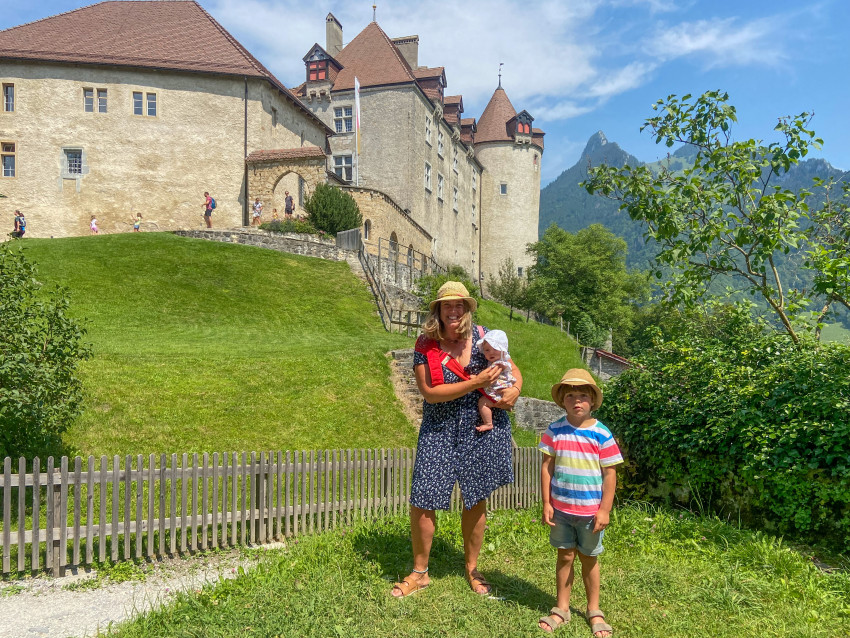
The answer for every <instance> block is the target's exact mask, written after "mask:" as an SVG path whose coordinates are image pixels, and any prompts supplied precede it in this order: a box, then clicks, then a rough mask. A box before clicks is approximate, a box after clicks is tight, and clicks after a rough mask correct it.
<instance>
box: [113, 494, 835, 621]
mask: <svg viewBox="0 0 850 638" xmlns="http://www.w3.org/2000/svg"><path fill="white" fill-rule="evenodd" d="M539 521H540V511H539V508H538V509H537V510H524V511H514V512H511V511H503V512H495V513H492V514H491V516H490V519H489V521H488V530H487V532H486V535H485V540H484V549H483V551H482V555H481V561H480V568H481V571H482V572H483V574H484V575H485V576H486V577H487V578H488V579H489V580H491V581H492V582H493V583H494V585H495V590H496V594H497V595H498V598H497V599H488V598H482V597H478V596H475V595H473V594H472V592H471V591H470V590H469V588H468V586H467V585H466V582H465V580H464V579H463V550H462V542H461V534H460V522H459V516H458V515H457V514H446V513H440V514H439V527H438V531H437V535H436V537H435V540H434V546H433V549H432V555H431V562H430V569H431V577H432V584H431V586H430V587H429V588H428V589H426V590H424V591H422V592H420V593H418V594H416V595H415V596H412V597H410V598H407V599H403V600H396V599H393V598H391V597H390V595H389V591H390V589H391V587H392V582H393V581H395V580H396V579H398V578H400V577H403V576H404V575H406V574H407V573H408V572H409V570H410V564H411V562H410V561H411V558H410V541H409V530H408V527H407V521H406V519H405V518H404V517H398V518H392V519H385V520H379V521H373V522H366V523H359V524H356V525H355V526H353V528H350V529H347V530H337V531H333V532H328V533H325V534H323V535H320V536H312V537H301V538H298V539H289V540H288V541H287V545H286V547H285V548H284V549H281V550H274V551H271V552H269V554H268V555H267V556H265V557H264V558H263V559H262V561H261V564H260V566H259V567H258V568H256V569H255V570H254V571H252V572H250V574H248V575H247V576H241V577H239V578H237V579H235V580H230V581H226V582H222V583H220V584H218V585H216V586H210V587H206V588H204V589H202V590H200V591H199V592H190V593H186V594H179V595H178V596H177V597H176V599H175V600H174V601H173V602H171V603H169V604H167V605H166V606H165V607H163V608H162V609H160V610H158V611H155V612H152V613H149V614H146V615H144V616H141V617H139V618H137V619H135V620H133V621H131V622H129V623H127V624H125V625H123V626H121V627H118V628H117V629H116V630H115V632H114V635H115V636H117V637H120V638H140V637H150V636H181V637H189V636H197V637H202V636H203V637H209V638H214V637H225V636H228V637H229V636H237V635H239V636H245V637H251V636H257V637H260V636H263V637H270V636H281V637H283V636H286V637H292V638H296V637H299V638H300V637H301V636H315V637H323V638H324V637H327V636H340V637H342V636H346V637H349V636H350V637H363V638H366V637H375V638H378V637H380V638H383V637H385V636H410V637H417V638H419V637H422V636H426V637H430V636H434V637H436V636H529V637H532V638H537V637H539V636H541V635H543V632H542V631H541V630H539V629H538V628H537V619H538V618H539V617H540V616H541V615H542V614H544V613H546V612H547V611H548V610H549V608H550V607H552V606H553V605H554V603H555V598H554V594H555V591H554V569H555V550H554V549H553V548H552V547H550V546H549V544H548V532H547V531H546V530H545V529H544V528H543V526H542V525H541V524H540V522H539ZM605 547H606V550H605V552H604V553H603V555H602V557H601V559H600V561H601V570H602V608H603V610H604V611H605V612H606V614H607V618H608V620H609V622H610V623H611V624H612V625H613V626H614V628H615V635H617V636H633V637H639V638H655V637H658V638H666V637H668V636H679V637H684V638H687V637H693V638H704V637H708V636H710V637H712V638H727V637H728V638H743V637H750V636H751V637H753V638H756V637H758V638H763V637H765V636H770V637H771V638H815V637H818V636H822V637H824V638H827V637H829V638H832V637H834V636H846V635H848V633H850V576H848V574H847V572H835V573H829V572H825V571H822V570H820V569H818V567H816V566H815V565H814V564H813V563H812V561H811V560H809V558H808V557H807V556H806V555H803V554H800V553H799V552H796V551H792V550H790V549H788V548H787V547H785V546H784V545H783V543H782V542H781V541H780V540H777V539H776V538H773V537H770V536H766V535H763V534H758V533H752V532H748V531H745V530H740V529H737V528H735V527H732V526H730V525H727V524H725V523H723V522H721V521H719V520H717V519H712V518H701V517H698V516H695V515H693V514H691V513H689V512H681V513H679V512H671V511H666V510H655V509H651V508H648V507H646V506H642V505H627V506H622V507H619V508H616V509H615V510H614V512H613V516H612V526H611V527H610V528H609V529H608V530H607V531H606V536H605ZM577 576H578V575H577ZM584 607H585V602H584V590H583V585H581V584H580V579H579V578H578V577H577V579H576V585H575V587H574V591H573V600H572V609H573V620H572V622H571V623H569V624H568V625H565V626H564V627H562V628H561V629H559V630H558V633H557V635H559V636H583V637H586V636H589V635H590V630H589V628H588V626H587V624H586V623H585V622H583V621H582V620H581V618H580V617H579V616H578V613H579V611H580V610H583V609H584ZM110 635H113V634H110Z"/></svg>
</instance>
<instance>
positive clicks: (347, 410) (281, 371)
mask: <svg viewBox="0 0 850 638" xmlns="http://www.w3.org/2000/svg"><path fill="white" fill-rule="evenodd" d="M20 245H21V246H23V248H24V250H25V251H26V254H27V256H28V257H29V258H30V259H32V260H33V261H34V262H35V263H36V265H37V268H38V276H39V278H40V279H41V280H42V281H43V282H44V283H45V284H47V285H48V286H50V285H51V284H56V283H59V284H62V285H64V286H67V287H68V288H69V289H70V291H71V297H72V313H73V314H74V315H75V316H77V317H79V318H82V319H84V322H85V325H86V326H87V329H88V335H87V339H88V340H89V341H90V342H91V343H92V344H93V346H94V348H93V351H94V356H93V358H92V359H90V360H89V361H86V362H85V363H84V364H83V365H82V370H81V376H82V379H83V382H84V386H85V394H86V411H85V413H84V414H83V416H82V417H81V418H80V419H78V421H77V423H76V424H75V425H74V426H73V427H72V428H71V429H70V430H69V431H68V432H67V433H66V434H65V437H64V440H65V443H66V448H67V452H68V453H69V454H71V455H74V454H80V455H82V456H87V455H89V454H92V455H95V456H97V455H101V454H106V455H113V454H119V455H124V454H149V453H162V452H166V453H171V452H189V453H192V452H214V451H226V450H235V451H242V450H260V449H275V450H277V449H323V448H346V447H400V446H413V445H415V442H416V434H415V428H414V427H412V426H411V424H410V423H408V422H407V420H406V419H405V417H404V415H403V413H402V411H401V409H400V406H399V404H398V402H397V401H396V399H395V396H394V394H393V391H392V387H391V385H390V381H389V366H388V363H387V361H386V358H385V353H386V352H387V351H389V350H392V349H395V348H404V347H412V345H413V339H411V338H408V337H405V336H401V335H397V334H388V333H387V332H386V331H384V329H383V327H382V325H381V322H380V320H379V319H378V316H377V314H376V312H375V308H374V304H373V302H372V300H371V296H370V294H369V292H368V291H367V289H366V287H365V286H364V284H363V283H362V282H361V281H360V280H359V279H357V278H356V277H355V276H354V275H353V274H352V273H351V271H350V269H349V267H348V265H347V264H345V263H335V262H329V261H324V260H320V259H313V258H309V257H300V256H296V255H287V254H281V253H278V252H274V251H271V250H264V249H259V248H253V247H248V246H241V245H235V244H222V243H217V242H207V241H203V240H194V239H187V238H182V237H177V236H174V235H171V234H166V233H136V234H130V233H128V234H122V235H105V236H95V237H76V238H69V239H54V240H46V239H43V240H27V241H25V242H21V244H20ZM478 321H480V322H481V323H482V324H484V325H487V326H488V327H491V328H501V329H503V330H505V331H506V332H507V333H508V335H509V337H510V340H511V352H512V353H513V356H514V358H515V359H516V360H517V362H518V363H519V365H520V366H521V369H522V370H523V373H524V376H525V387H524V390H523V394H525V395H526V396H532V397H537V398H543V399H547V398H549V388H550V387H551V385H552V384H553V383H555V382H556V381H557V380H558V379H560V377H561V375H562V374H563V372H564V370H566V369H567V368H569V367H572V366H575V365H580V361H579V359H578V353H577V351H576V347H575V342H574V341H572V340H571V339H569V338H567V337H566V336H565V335H564V334H563V333H561V332H560V331H558V330H557V329H556V328H553V327H551V326H543V325H540V324H535V323H530V324H527V323H525V321H524V320H523V319H520V318H519V317H518V316H516V315H515V317H514V319H513V321H509V320H508V312H507V310H506V309H504V308H503V307H502V306H499V305H498V304H495V303H491V302H486V301H485V302H483V303H482V304H481V307H480V309H479V311H478ZM521 434H522V433H521ZM533 443H534V441H531V442H530V443H528V444H533Z"/></svg>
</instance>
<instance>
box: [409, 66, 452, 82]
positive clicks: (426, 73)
mask: <svg viewBox="0 0 850 638" xmlns="http://www.w3.org/2000/svg"><path fill="white" fill-rule="evenodd" d="M445 72H446V68H445V67H442V66H435V67H433V68H432V67H427V66H420V67H419V68H418V69H413V77H415V78H416V79H417V80H424V79H426V78H441V77H443V74H444V73H445Z"/></svg>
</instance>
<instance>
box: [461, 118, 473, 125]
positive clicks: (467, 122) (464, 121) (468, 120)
mask: <svg viewBox="0 0 850 638" xmlns="http://www.w3.org/2000/svg"><path fill="white" fill-rule="evenodd" d="M473 124H475V118H474V117H465V118H463V119H462V120H461V121H460V125H461V126H472V125H473Z"/></svg>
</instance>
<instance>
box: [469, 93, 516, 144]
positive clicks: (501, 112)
mask: <svg viewBox="0 0 850 638" xmlns="http://www.w3.org/2000/svg"><path fill="white" fill-rule="evenodd" d="M514 117H516V109H514V107H513V104H511V101H510V100H509V99H508V94H507V93H505V89H503V88H502V87H501V86H500V87H499V88H497V89H496V90H495V91H494V92H493V97H491V98H490V102H489V103H488V104H487V108H485V109H484V112H483V113H482V114H481V117H480V118H479V119H478V131H477V132H476V133H475V144H476V145H478V144H481V143H482V142H511V141H513V137H512V136H510V135H508V128H507V126H506V125H507V123H508V122H509V121H510V120H511V119H513V118H514Z"/></svg>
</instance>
